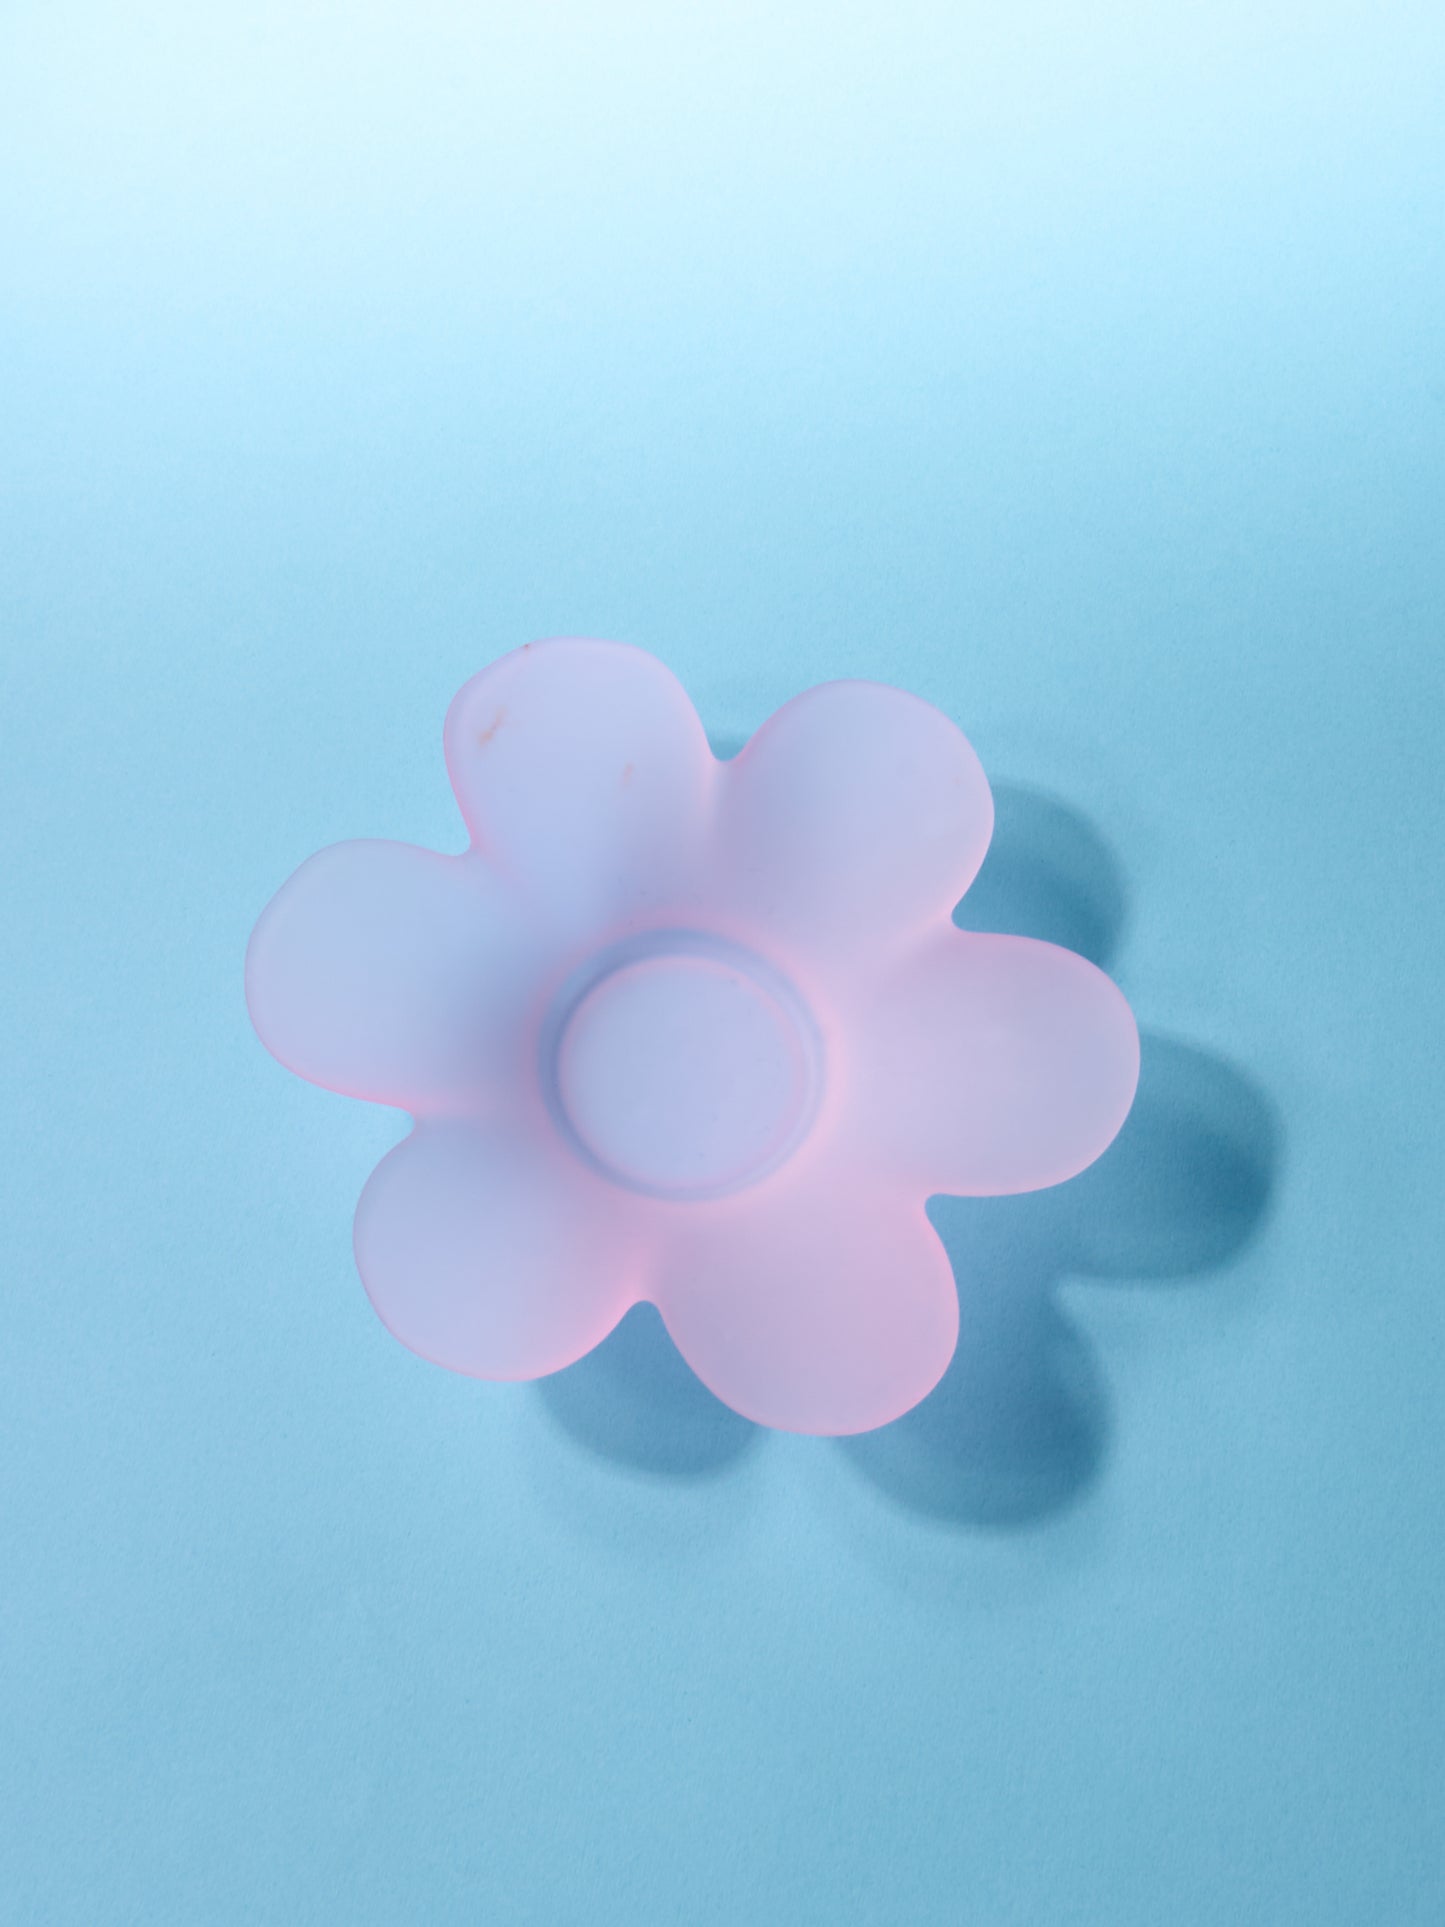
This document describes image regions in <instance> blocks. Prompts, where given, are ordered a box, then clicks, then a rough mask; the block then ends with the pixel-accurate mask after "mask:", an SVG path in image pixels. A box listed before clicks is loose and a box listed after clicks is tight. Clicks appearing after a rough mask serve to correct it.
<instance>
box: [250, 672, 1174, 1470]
mask: <svg viewBox="0 0 1445 1927" xmlns="http://www.w3.org/2000/svg"><path fill="white" fill-rule="evenodd" d="M445 744H446V758H447V768H448V771H449V774H450V776H451V781H452V787H453V789H454V790H455V792H456V796H457V800H458V803H459V804H460V806H461V811H462V815H463V817H464V819H465V821H466V825H467V828H468V831H469V833H470V836H471V847H470V848H469V849H468V850H467V851H466V852H465V853H464V854H462V855H460V856H442V855H437V854H435V853H433V852H431V851H427V850H420V849H416V848H413V847H411V846H409V845H405V844H399V843H386V842H353V843H342V844H338V845H336V846H334V847H333V848H331V849H329V850H323V851H322V852H321V853H320V854H319V855H317V856H314V857H312V858H311V859H310V861H309V862H307V863H305V864H303V865H302V866H301V868H300V869H299V870H298V871H297V872H296V873H295V875H294V876H293V877H292V878H291V879H290V881H289V882H287V883H286V884H285V885H283V887H282V888H281V890H280V891H279V892H278V894H277V895H276V896H275V897H274V898H273V900H272V901H271V903H270V904H269V905H268V906H267V907H266V909H265V911H264V912H263V913H262V915H261V918H260V921H259V922H258V923H257V925H256V929H255V931H254V933H253V934H252V938H251V943H250V948H249V950H248V953H247V958H246V998H247V1003H248V1006H249V1008H250V1012H251V1017H252V1021H253V1022H254V1024H255V1026H256V1030H257V1032H258V1033H259V1035H260V1037H261V1040H262V1042H263V1043H264V1044H265V1045H266V1047H267V1049H268V1050H270V1051H271V1052H272V1053H273V1055H275V1056H276V1057H277V1058H279V1060H280V1061H281V1062H282V1063H283V1064H285V1065H286V1066H287V1067H288V1068H289V1069H291V1070H293V1071H295V1072H297V1073H298V1075H300V1076H302V1077H305V1078H309V1079H310V1080H311V1081H312V1082H314V1083H317V1084H321V1085H324V1086H325V1087H326V1088H327V1089H330V1090H334V1091H340V1092H343V1093H345V1094H347V1095H349V1096H353V1097H361V1098H365V1099H368V1100H369V1101H371V1102H374V1103H381V1104H390V1105H396V1106H399V1107H400V1108H402V1109H404V1110H406V1111H408V1112H410V1113H411V1115H412V1117H413V1120H414V1126H413V1129H412V1131H411V1134H410V1135H409V1136H408V1137H407V1138H406V1139H405V1140H404V1141H403V1142H402V1143H401V1144H399V1145H398V1146H397V1147H396V1149H395V1150H393V1151H392V1152H391V1153H390V1154H389V1155H388V1156H387V1157H386V1158H384V1159H383V1160H382V1162H381V1164H380V1165H379V1166H378V1167H377V1169H376V1170H375V1171H374V1172H373V1174H372V1176H371V1178H370V1180H369V1181H368V1183H367V1185H366V1187H365V1189H364V1191H363V1193H362V1197H361V1201H360V1204H359V1206H358V1209H357V1214H356V1225H355V1250H356V1261H357V1266H358V1269H359V1270H360V1273H361V1277H362V1281H363V1283H364V1285H365V1287H366V1290H367V1293H368V1295H369V1296H370V1298H371V1301H372V1304H373V1305H374V1306H375V1308H376V1310H377V1312H378V1314H379V1315H380V1317H381V1318H382V1320H383V1322H384V1323H385V1324H386V1325H387V1327H388V1329H389V1330H391V1331H392V1332H393V1333H394V1334H395V1336H396V1337H397V1338H399V1339H400V1340H401V1341H402V1342H403V1343H404V1344H406V1345H408V1346H410V1347H411V1348H412V1349H413V1350H414V1351H416V1352H419V1353H420V1354H421V1355H422V1356H424V1357H426V1358H429V1359H432V1360H434V1361H435V1362H436V1363H437V1364H440V1365H445V1366H448V1367H450V1368H451V1369H452V1370H455V1371H461V1372H467V1373H471V1374H473V1375H474V1376H476V1377H480V1378H489V1379H530V1378H536V1377H539V1376H542V1375H543V1374H545V1373H548V1372H553V1371H557V1370H559V1369H560V1368H561V1367H563V1366H565V1365H568V1364H570V1363H572V1361H573V1360H575V1359H577V1358H579V1357H581V1356H582V1354H583V1353H585V1352H587V1351H589V1350H590V1349H591V1348H592V1347H593V1346H594V1345H596V1344H598V1343H599V1342H600V1341H601V1340H602V1339H603V1338H605V1337H606V1335H607V1334H608V1332H610V1331H611V1330H612V1328H613V1326H614V1325H616V1323H617V1321H618V1320H619V1319H620V1318H621V1317H622V1315H623V1314H624V1312H626V1311H627V1310H628V1309H629V1307H631V1306H632V1305H634V1304H637V1303H638V1302H640V1301H642V1300H649V1301H651V1302H652V1303H654V1304H655V1305H656V1306H657V1307H658V1309H659V1310H660V1312H661V1313H662V1316H663V1318H664V1320H665V1321H666V1324H667V1327H668V1330H669V1331H670V1332H671V1334H672V1337H673V1340H674V1342H675V1343H676V1344H677V1346H678V1347H679V1349H680V1350H681V1352H682V1353H683V1355H684V1357H685V1358H686V1359H687V1361H688V1363H689V1364H690V1365H691V1367H692V1369H693V1370H694V1371H695V1372H696V1373H697V1375H698V1377H699V1378H701V1379H702V1380H703V1382H704V1383H705V1384H707V1385H708V1386H709V1387H710V1388H711V1389H712V1390H713V1391H714V1392H715V1393H716V1394H717V1395H718V1397H720V1398H722V1399H724V1400H725V1401H726V1402H727V1403H728V1404H729V1405H731V1406H732V1407H734V1408H735V1409H736V1410H737V1411H739V1412H741V1413H743V1414H745V1415H746V1416H747V1417H749V1418H752V1419H754V1420H756V1421H758V1422H759V1423H761V1424H764V1425H770V1426H776V1427H779V1428H783V1429H786V1430H791V1431H797V1432H810V1433H832V1434H837V1433H850V1432H861V1431H867V1430H869V1429H871V1428H872V1427H874V1426H878V1425H882V1424H886V1423H887V1422H888V1421H889V1420H890V1419H894V1418H896V1417H898V1416H899V1415H900V1414H901V1413H903V1412H905V1411H907V1410H908V1409H909V1408H910V1407H911V1406H913V1405H915V1404H916V1403H917V1402H918V1401H919V1400H920V1399H922V1398H923V1397H925V1396H926V1395H927V1393H928V1392H929V1391H930V1390H931V1389H932V1388H933V1386H934V1385H935V1384H936V1383H937V1381H938V1379H939V1377H940V1376H941V1375H942V1373H943V1371H944V1370H945V1368H946V1366H947V1364H948V1361H949V1358H950V1357H951V1355H952V1352H953V1348H954V1345H955V1343H956V1340H957V1335H958V1297H957V1292H956V1289H955V1286H954V1281H953V1277H952V1273H951V1271H950V1268H949V1264H948V1260H947V1257H946V1255H945V1253H944V1251H943V1248H942V1245H941V1244H940V1242H939V1240H938V1237H937V1235H936V1234H935V1232H934V1231H933V1228H932V1226H931V1225H930V1223H929V1220H928V1217H927V1214H926V1211H925V1205H926V1202H927V1200H928V1198H929V1197H930V1196H932V1195H933V1194H935V1193H937V1192H945V1191H946V1192H954V1193H958V1194H966V1195H980V1196H981V1195H992V1194H999V1193H1004V1192H1015V1191H1029V1190H1034V1189H1037V1188H1039V1187H1041V1186H1045V1185H1051V1184H1057V1183H1058V1182H1060V1181H1061V1180H1062V1179H1065V1178H1068V1177H1071V1176H1073V1175H1074V1173H1076V1172H1078V1171H1080V1170H1082V1169H1083V1168H1084V1167H1085V1166H1086V1165H1087V1164H1090V1163H1091V1162H1092V1161H1093V1160H1094V1159H1095V1158H1096V1157H1098V1155H1099V1154H1100V1152H1101V1151H1103V1150H1104V1149H1105V1147H1106V1146H1107V1145H1108V1144H1109V1143H1110V1141H1111V1140H1112V1138H1113V1137H1114V1135H1115V1134H1116V1132H1117V1131H1118V1129H1119V1127H1120V1125H1121V1124H1122V1123H1123V1121H1124V1118H1125V1115H1126V1114H1127V1112H1128V1109H1129V1106H1130V1104H1131V1102H1132V1100H1133V1095H1134V1089H1135V1084H1136V1082H1137V1078H1138V1065H1139V1045H1138V1034H1137V1031H1136V1029H1135V1025H1134V1020H1133V1017H1132V1015H1131V1013H1130V1011H1129V1007H1128V1005H1127V1004H1126V1003H1125V1001H1124V999H1123V997H1122V995H1121V994H1120V992H1119V991H1118V990H1117V989H1116V987H1115V986H1114V984H1113V983H1111V982H1110V980H1109V979H1108V978H1107V977H1106V976H1104V974H1103V973H1102V972H1101V971H1099V970H1097V969H1095V968H1094V966H1093V965H1092V964H1090V963H1087V962H1086V961H1085V960H1084V959H1083V958H1082V957H1078V956H1075V955H1074V954H1073V953H1072V952H1071V951H1067V950H1062V949H1059V948H1057V947H1056V946H1055V945H1052V944H1046V943H1037V942H1033V941H1031V940H1029V939H1027V938H1022V937H1009V936H984V935H977V934H974V933H970V932H966V931H963V930H960V929H958V928H956V927H955V925H954V923H953V921H952V913H953V910H954V907H955V905H956V904H957V902H958V900H959V898H960V897H961V896H962V895H963V893H964V892H965V890H966V889H967V888H968V885H969V883H970V882H971V881H972V879H973V877H974V876H975V874H976V873H977V870H978V867H979V865H980V863H981V862H982V861H983V856H984V852H985V850H986V849H987V847H988V841H989V836H990V833H991V830H992V824H993V806H992V801H991V798H990V795H989V789H988V784H987V781H986V779H985V777H984V774H983V771H982V769H981V767H980V766H979V762H978V759H977V757H976V756H975V755H974V753H973V750H972V749H971V748H970V746H969V744H968V742H967V741H966V740H965V738H964V737H963V735H962V734H961V733H960V732H959V730H958V729H957V728H956V727H955V726H954V725H953V724H952V723H951V722H950V721H949V720H948V719H947V718H946V717H945V716H943V715H942V714H940V713H939V711H937V710H936V709H933V708H931V707H930V706H929V705H928V704H926V703H923V702H921V701H919V700H918V699H917V698H916V697H913V696H909V695H906V694H904V693H903V692H901V691H899V690H896V689H891V688H888V687H886V686H884V685H881V684H873V683H862V682H843V683H826V684H823V685H821V686H820V687H818V688H815V689H811V690H809V691H807V692H806V693H805V694H804V695H802V696H799V697H797V698H795V699H794V700H793V701H792V702H789V703H787V704H785V705H784V706H783V708H782V709H780V710H778V711H777V713H776V714H775V715H774V716H773V717H771V718H770V720H769V721H768V722H767V723H765V724H764V725H763V727H762V728H761V729H760V730H759V731H758V732H757V734H756V735H755V736H754V737H753V738H752V740H751V741H750V742H749V743H748V745H747V746H746V747H745V748H744V749H743V751H742V752H741V753H740V754H739V755H738V756H737V757H735V758H732V759H731V760H729V761H727V762H720V761H719V760H718V759H717V758H716V757H715V756H714V755H713V754H712V751H711V750H710V749H709V747H708V743H707V739H706V736H705V735H704V732H703V728H702V725H701V723H700V722H699V720H698V717H697V714H696V712H695V711H694V709H693V707H692V705H691V703H690V702H689V701H688V699H687V696H686V695H685V693H684V692H683V690H682V688H681V686H680V685H679V683H678V682H677V681H676V679H675V678H674V677H673V676H672V674H671V673H670V671H668V670H667V669H666V668H665V667H664V666H663V665H662V664H661V663H660V662H658V661H657V660H656V659H655V658H653V657H652V656H649V655H647V654H645V653H644V652H643V651H641V650H638V649H633V648H628V647H626V646H624V645H622V644H618V643H608V642H592V641H580V640H570V639H569V640H559V641H553V642H544V643H534V644H529V645H528V646H527V647H526V648H524V649H520V650H517V651H516V652H514V653H513V654H511V655H508V656H504V657H503V658H502V659H501V660H500V661H498V662H496V663H494V664H493V665H492V666H491V667H490V668H489V669H486V670H484V671H483V672H482V673H481V674H480V675H478V676H476V677H474V678H473V679H472V680H471V681H470V682H469V683H467V685H466V686H465V687H464V688H463V689H462V690H461V692H460V693H459V694H458V696H457V697H456V699H455V701H454V702H453V703H452V706H451V709H450V711H449V713H448V716H447V721H446V730H445Z"/></svg>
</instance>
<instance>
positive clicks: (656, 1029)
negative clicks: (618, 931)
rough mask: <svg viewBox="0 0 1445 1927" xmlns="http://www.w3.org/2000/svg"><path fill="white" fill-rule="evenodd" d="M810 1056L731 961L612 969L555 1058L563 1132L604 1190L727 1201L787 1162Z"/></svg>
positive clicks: (745, 969)
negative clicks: (607, 1180)
mask: <svg viewBox="0 0 1445 1927" xmlns="http://www.w3.org/2000/svg"><path fill="white" fill-rule="evenodd" d="M817 1069H818V1066H817V1051H816V1046H815V1042H814V1039H813V1037H812V1035H811V1025H810V1024H809V1022H808V1020H807V1017H806V1013H804V1012H802V1011H801V1010H799V1009H798V1008H797V1007H796V1004H795V1000H794V999H793V998H792V997H791V996H790V994H789V992H788V990H787V987H786V986H784V985H781V984H770V983H769V981H768V978H767V973H765V972H763V971H761V970H760V969H758V968H754V967H751V965H750V962H749V960H747V959H745V958H743V957H740V956H738V955H735V954H734V953H733V952H732V951H731V950H730V949H729V948H727V947H725V946H722V945H718V946H717V947H716V948H715V949H709V948H705V947H702V946H698V947H696V948H693V949H690V950H687V951H682V952H679V951H677V950H668V949H660V950H657V951H654V952H653V953H651V954H646V955H642V956H632V957H626V958H623V959H620V960H619V961H618V962H617V963H616V964H615V966H614V967H612V968H606V969H604V970H603V971H602V972H601V974H599V975H598V976H597V977H596V979H595V981H593V982H592V983H591V984H590V985H589V986H588V987H587V988H586V989H585V990H584V991H583V992H582V994H581V996H580V997H578V999H577V1001H576V1002H575V1004H573V1005H572V1007H571V1010H570V1013H569V1014H568V1015H567V1017H566V1018H565V1021H564V1023H563V1025H562V1028H561V1032H560V1035H559V1037H558V1039H557V1045H556V1060H555V1070H554V1077H555V1090H556V1094H557V1099H558V1101H559V1103H560V1106H561V1109H562V1112H563V1114H564V1118H565V1121H566V1123H567V1124H568V1125H569V1127H570V1129H571V1130H572V1132H573V1133H574V1134H575V1136H576V1138H577V1140H578V1142H579V1144H580V1145H581V1146H582V1148H583V1149H584V1150H585V1151H586V1152H588V1153H589V1154H590V1156H591V1157H592V1158H593V1159H595V1160H596V1162H597V1163H598V1164H599V1165H600V1166H601V1167H602V1169H603V1170H604V1171H605V1172H606V1173H607V1175H608V1176H610V1177H612V1178H613V1179H615V1180H616V1181H618V1182H620V1183H623V1184H626V1185H628V1186H630V1187H631V1188H633V1189H636V1190H641V1191H650V1192H653V1193H656V1194H660V1195H663V1196H672V1197H707V1196H715V1195H717V1194H719V1193H722V1192H726V1191H731V1190H735V1189H736V1188H738V1187H739V1186H740V1185H743V1184H746V1183H747V1182H749V1181H750V1180H751V1179H753V1178H756V1177H760V1176H762V1175H763V1173H764V1172H765V1171H767V1170H769V1169H771V1168H772V1167H773V1166H774V1165H775V1164H776V1163H777V1162H778V1161H779V1160H780V1159H781V1158H782V1157H784V1156H786V1155H787V1153H788V1152H789V1151H790V1150H791V1149H792V1148H793V1146H794V1144H795V1143H796V1142H797V1139H798V1137H799V1135H800V1134H801V1132H802V1131H803V1129H805V1128H806V1125H807V1122H808V1119H809V1117H810V1116H811V1113H812V1109H813V1106H814V1103H815V1101H816V1095H817Z"/></svg>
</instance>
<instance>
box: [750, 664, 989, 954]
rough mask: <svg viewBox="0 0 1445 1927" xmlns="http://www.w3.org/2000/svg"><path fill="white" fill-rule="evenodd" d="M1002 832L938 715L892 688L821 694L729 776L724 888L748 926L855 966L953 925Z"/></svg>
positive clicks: (961, 743) (776, 719)
mask: <svg viewBox="0 0 1445 1927" xmlns="http://www.w3.org/2000/svg"><path fill="white" fill-rule="evenodd" d="M992 829H993V801H992V798H991V797H990V795H989V788H988V780H987V778H986V777H985V776H984V773H983V770H982V767H981V766H980V764H979V760H978V758H977V756H975V755H974V753H973V750H972V748H971V747H970V745H969V743H968V740H967V738H966V737H965V736H964V735H963V733H962V732H961V731H960V730H959V729H958V728H957V727H956V726H955V725H954V724H953V723H952V722H950V721H949V719H948V718H947V717H946V716H945V715H943V714H942V712H941V711H939V710H937V709H934V708H933V707H932V705H931V704H929V703H926V702H922V701H920V700H919V698H918V697H916V696H910V695H907V694H905V693H904V692H903V691H902V690H899V689H890V688H888V687H886V686H885V685H884V684H881V683H867V682H834V683H823V684H822V685H820V686H819V687H818V688H816V689H810V690H808V691H807V692H806V693H805V694H804V695H801V696H798V697H795V698H794V700H793V701H792V702H789V703H785V704H784V705H783V707H782V708H781V709H779V710H778V711H777V712H776V713H775V714H774V715H773V716H771V717H770V718H769V719H768V721H767V722H766V723H764V724H763V726H762V728H761V729H759V731H758V732H757V734H756V735H755V736H754V737H753V739H752V740H751V742H749V743H748V744H747V745H746V746H745V747H744V748H743V750H742V751H741V752H740V753H739V755H738V756H736V757H735V758H734V759H733V760H732V761H731V762H730V763H727V764H725V765H723V768H722V782H721V786H720V795H719V814H718V826H717V836H718V850H717V860H718V866H719V880H720V885H721V888H722V890H723V892H724V895H725V898H726V900H727V901H728V902H729V903H730V905H733V906H735V907H736V911H737V914H738V916H739V918H740V920H742V921H744V922H751V921H760V922H762V923H763V924H764V925H765V926H766V927H767V929H768V930H769V931H770V932H772V933H774V935H775V936H776V937H778V938H779V939H781V940H782V942H783V945H784V947H785V948H787V949H794V948H796V947H797V946H804V947H805V948H806V952H807V954H808V955H809V956H810V957H812V958H814V959H817V960H818V961H819V962H820V963H821V964H823V965H826V966H828V967H836V966H840V965H841V966H846V965H847V964H848V962H849V961H850V960H851V959H854V958H856V957H858V956H860V955H862V954H865V953H872V952H875V951H876V950H877V949H879V948H880V947H887V946H889V945H891V944H893V943H895V942H896V941H897V940H898V939H899V938H900V937H906V936H907V934H908V933H909V932H910V931H913V930H916V929H917V928H918V927H919V926H920V925H921V924H923V923H926V922H927V921H929V920H930V919H933V918H947V917H948V916H949V915H950V913H951V912H952V910H953V906H954V905H955V904H956V903H957V902H958V899H959V898H960V897H961V896H962V895H963V893H964V891H965V890H966V889H967V888H968V886H969V884H970V883H971V882H972V880H973V878H974V876H975V874H976V873H977V870H978V867H979V865H980V863H982V861H983V856H984V851H985V850H986V849H987V848H988V840H989V836H990V834H991V833H992Z"/></svg>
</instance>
